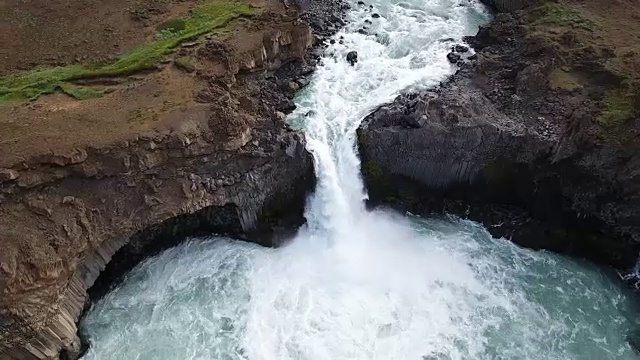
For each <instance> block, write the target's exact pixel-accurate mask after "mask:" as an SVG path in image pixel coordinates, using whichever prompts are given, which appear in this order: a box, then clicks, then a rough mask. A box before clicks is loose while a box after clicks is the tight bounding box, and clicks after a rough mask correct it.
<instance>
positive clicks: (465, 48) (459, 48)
mask: <svg viewBox="0 0 640 360" xmlns="http://www.w3.org/2000/svg"><path fill="white" fill-rule="evenodd" d="M452 50H453V51H454V52H457V53H459V54H464V53H466V52H468V51H469V47H468V46H464V45H460V44H456V45H455V46H454V47H453V49H452Z"/></svg>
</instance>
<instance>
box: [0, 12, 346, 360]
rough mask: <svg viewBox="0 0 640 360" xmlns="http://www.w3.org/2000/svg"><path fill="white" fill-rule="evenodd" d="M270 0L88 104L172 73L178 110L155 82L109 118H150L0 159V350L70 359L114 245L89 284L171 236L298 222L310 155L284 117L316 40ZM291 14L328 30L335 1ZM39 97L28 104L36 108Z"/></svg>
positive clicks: (270, 229) (247, 231) (310, 175)
mask: <svg viewBox="0 0 640 360" xmlns="http://www.w3.org/2000/svg"><path fill="white" fill-rule="evenodd" d="M283 5H284V6H285V8H286V10H282V11H281V12H273V11H271V12H265V13H264V14H263V15H262V16H260V17H258V18H256V19H252V20H251V21H249V22H245V23H243V24H242V25H239V26H238V27H236V28H235V31H234V32H233V33H232V34H231V35H228V36H226V37H224V38H220V37H207V38H206V39H205V41H204V42H200V43H194V44H186V45H185V46H183V47H181V48H180V49H179V50H178V51H177V53H176V58H174V62H172V63H165V64H164V65H162V66H160V67H159V69H158V71H156V72H154V73H152V74H151V75H148V77H147V78H145V79H146V80H145V79H142V80H140V79H135V80H136V81H137V83H135V84H134V85H132V86H130V87H133V90H131V91H130V90H128V89H127V90H123V91H121V92H116V93H115V94H114V95H109V96H107V97H105V98H103V99H98V100H95V103H94V106H107V107H108V106H110V105H109V104H113V105H112V106H114V107H117V106H119V105H118V104H119V103H120V101H122V98H119V96H121V97H123V98H124V97H126V96H131V97H134V99H133V100H135V96H137V95H136V94H135V92H140V91H146V90H147V88H149V87H151V88H152V89H153V86H159V85H158V84H168V83H171V82H177V84H178V86H179V89H178V91H182V92H183V93H185V92H186V93H187V94H188V96H183V95H180V96H181V97H180V99H187V100H181V101H183V103H182V104H181V105H180V106H177V105H175V103H174V101H175V98H176V97H175V96H174V98H170V96H173V95H172V94H173V93H167V94H165V93H163V92H162V90H163V89H166V88H163V87H160V88H158V89H156V93H155V94H154V95H153V98H157V99H159V100H154V99H153V98H151V97H150V98H149V99H148V103H147V105H149V104H151V105H153V103H154V102H155V103H159V104H160V107H161V108H153V109H152V108H151V105H149V109H152V110H153V112H152V111H151V110H146V108H143V109H141V110H135V109H134V110H135V111H129V113H128V114H127V115H126V116H127V118H124V119H122V121H123V123H124V124H126V123H127V122H131V123H135V122H142V123H144V124H145V126H146V124H147V123H149V122H157V123H152V124H154V125H153V126H151V127H150V129H149V130H147V131H144V132H140V131H132V132H131V133H130V134H127V136H126V137H125V138H122V139H121V140H118V141H114V142H111V143H109V142H106V143H101V144H96V145H85V146H73V147H68V148H65V147H64V146H57V147H56V150H55V151H50V152H46V153H38V154H35V155H34V154H31V153H30V155H29V156H16V154H15V153H12V154H10V155H12V157H11V158H9V157H5V158H4V159H3V160H2V161H0V166H1V168H0V234H1V235H0V249H2V250H1V251H0V289H1V297H0V358H2V359H5V358H6V359H57V358H59V357H62V358H76V357H77V356H78V354H79V352H80V350H81V349H80V347H81V343H80V339H79V337H78V335H77V328H76V322H77V321H78V319H79V317H80V315H81V314H82V311H83V308H84V307H85V306H86V304H87V301H88V299H89V298H88V294H87V291H88V289H89V288H91V287H92V285H94V282H95V281H96V279H97V278H98V276H99V275H100V274H101V272H102V271H103V270H104V269H105V266H106V265H107V264H108V263H109V262H110V261H111V259H112V257H114V254H115V263H113V264H112V265H111V266H110V267H109V270H108V273H107V274H105V275H103V277H102V278H101V280H100V282H101V283H100V284H99V286H96V288H94V290H95V292H96V293H99V292H100V291H102V290H104V289H105V288H106V287H108V285H109V281H110V280H111V279H113V278H117V277H118V276H119V275H121V274H122V272H123V271H125V270H127V269H128V268H130V267H131V266H133V265H135V263H136V262H138V261H139V260H141V259H143V258H144V257H146V256H148V255H149V254H153V253H154V252H156V251H159V250H161V249H163V248H166V247H168V246H171V245H173V244H175V241H176V240H177V239H181V238H183V237H184V236H187V235H191V234H194V233H197V232H203V231H204V232H208V233H211V232H215V233H219V234H228V235H232V236H234V237H238V238H244V239H246V240H250V241H257V242H260V243H262V244H264V245H273V242H274V241H275V240H274V237H273V234H274V232H278V231H280V229H283V228H284V229H292V228H295V227H297V226H299V225H300V224H301V223H302V222H303V221H304V219H303V217H302V212H303V208H304V203H305V200H306V195H307V193H308V192H309V191H311V190H312V189H313V188H314V181H315V177H314V172H313V163H312V157H311V156H310V154H309V153H308V152H307V151H306V149H305V139H304V135H303V134H302V133H300V132H297V131H292V130H290V129H289V128H288V126H287V125H286V124H285V123H284V114H285V113H286V112H288V111H291V110H292V109H293V107H294V105H293V102H292V100H291V99H292V98H293V92H294V91H295V90H296V89H297V88H299V87H300V86H301V84H302V85H304V84H306V82H305V81H302V79H303V78H304V77H305V76H308V75H309V73H310V72H311V71H312V70H313V66H314V64H315V63H314V60H313V59H311V57H310V55H309V54H310V49H311V47H312V45H313V44H319V43H320V42H321V41H322V38H321V37H318V36H315V37H314V34H313V33H312V31H311V29H310V27H309V26H308V25H307V24H306V22H305V21H301V20H300V19H299V15H300V9H299V5H298V4H293V3H289V2H285V3H281V4H280V5H279V6H283ZM294 8H295V9H294ZM303 9H306V10H307V16H310V17H315V18H320V19H324V23H326V24H327V25H330V28H328V29H327V28H324V29H320V28H319V29H316V30H317V32H318V33H320V34H322V35H328V34H330V33H332V32H335V31H336V30H337V28H338V27H339V26H340V24H341V21H339V20H340V14H341V12H342V11H344V10H345V7H344V6H343V5H342V4H341V3H340V2H326V4H324V5H322V6H320V5H318V4H316V3H313V4H311V5H309V4H306V5H305V6H304V8H303ZM310 13H311V15H309V14H310ZM323 26H324V25H323ZM314 27H316V28H317V27H318V25H314ZM178 57H179V58H181V59H188V60H189V61H188V62H187V61H178V60H177V59H178ZM127 94H129V95H127ZM163 99H164V100H163ZM143 100H144V99H143ZM48 101H49V100H48V99H41V100H38V102H39V103H42V104H44V106H45V107H46V106H48ZM163 101H164V102H163ZM39 103H37V104H36V106H35V107H34V106H27V107H24V108H18V110H17V112H16V114H17V115H16V117H17V118H18V119H20V117H21V116H22V117H24V118H25V119H29V118H31V117H32V116H33V115H32V112H33V111H39V110H38V109H41V108H42V107H43V105H38V104H39ZM74 104H75V103H74ZM84 104H86V103H84ZM105 104H106V105H105ZM123 105H124V104H123ZM56 106H57V105H56ZM34 109H35V110H34ZM56 109H57V110H56V111H69V115H68V116H71V115H73V114H74V113H73V111H76V110H74V109H73V108H70V110H67V108H65V107H64V106H59V107H58V108H56ZM113 110H114V111H113V114H114V115H113V116H120V115H119V114H120V113H119V112H118V110H119V109H116V108H113ZM136 111H137V112H136ZM145 111H149V113H150V114H151V115H147V114H146V113H144V112H145ZM104 116H109V114H104ZM87 121H88V120H87ZM87 124H88V126H94V125H93V124H92V123H89V122H87ZM131 126H132V128H133V127H134V125H131ZM110 134H111V133H110ZM110 136H111V135H110ZM27 153H29V152H27Z"/></svg>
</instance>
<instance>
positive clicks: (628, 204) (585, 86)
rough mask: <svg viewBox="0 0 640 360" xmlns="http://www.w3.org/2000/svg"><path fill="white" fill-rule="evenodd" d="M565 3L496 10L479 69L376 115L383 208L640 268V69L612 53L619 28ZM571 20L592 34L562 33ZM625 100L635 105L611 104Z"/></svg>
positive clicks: (370, 125) (374, 163) (481, 40)
mask: <svg viewBox="0 0 640 360" xmlns="http://www.w3.org/2000/svg"><path fill="white" fill-rule="evenodd" d="M496 6H497V3H496ZM562 6H564V5H558V4H555V3H554V4H547V5H545V6H543V7H537V8H531V9H526V10H524V11H518V12H516V13H514V14H504V13H503V14H498V15H497V16H496V18H495V20H494V21H493V22H492V23H491V24H490V25H488V26H486V27H484V28H482V29H481V30H480V31H479V33H478V35H477V36H475V37H471V38H468V39H467V41H468V42H469V43H470V45H472V46H473V47H474V48H475V49H476V51H477V55H476V56H477V59H476V60H472V61H471V62H469V63H466V64H462V65H461V68H460V69H459V70H458V72H457V74H456V75H454V76H453V77H452V78H451V79H449V80H448V81H447V82H445V83H443V84H441V86H440V87H439V88H437V89H435V90H432V91H426V92H423V93H420V94H407V95H402V96H400V97H398V98H397V99H396V100H395V101H394V102H393V103H391V104H389V105H385V106H382V107H381V108H379V109H378V110H377V111H375V112H374V113H373V114H371V115H370V116H369V117H367V118H366V119H365V120H364V122H363V125H362V127H361V128H360V129H359V146H360V153H361V156H362V163H363V174H364V178H365V181H366V182H367V185H368V187H369V191H370V196H371V199H372V202H374V203H390V204H392V205H396V206H400V207H402V208H406V209H408V210H411V211H414V212H425V213H430V212H442V211H445V212H450V213H456V214H460V215H462V216H469V217H471V218H472V219H475V220H479V221H482V222H484V223H485V224H486V225H487V226H488V229H489V230H490V231H491V232H493V233H494V234H495V235H498V236H505V237H508V238H511V239H513V240H514V241H516V242H518V243H520V244H523V245H526V246H530V247H535V248H540V247H542V248H547V249H552V250H556V251H559V252H564V253H569V254H574V255H578V256H584V257H588V258H590V259H592V260H595V261H598V262H601V263H605V264H609V265H613V266H616V267H618V268H621V269H629V268H631V266H632V265H633V264H634V262H635V260H636V257H637V255H638V250H640V201H639V200H640V187H639V186H638V184H640V178H639V177H638V176H639V175H638V174H640V172H639V171H640V151H639V150H640V149H639V148H638V146H637V134H638V132H639V129H640V127H639V125H638V124H639V122H638V118H640V116H639V115H640V107H638V106H637V105H631V104H632V103H633V101H632V100H631V99H633V98H634V96H637V95H634V94H637V88H634V87H633V85H629V83H627V80H628V79H631V78H632V77H633V76H636V74H635V73H633V72H632V70H630V69H631V68H630V67H628V65H627V62H625V61H621V62H619V63H618V62H617V61H619V59H622V58H617V57H616V54H615V53H613V52H612V51H611V50H610V49H607V48H606V45H603V44H601V42H602V39H606V40H607V41H613V40H612V38H611V36H614V35H616V33H615V32H614V31H611V32H608V31H609V30H608V29H607V28H604V27H603V28H596V27H595V25H593V23H591V22H589V21H590V20H589V19H588V18H581V17H580V16H582V15H581V13H579V12H578V10H574V9H573V8H565V7H562ZM598 9H599V8H598ZM562 12H564V13H568V14H572V16H574V18H575V19H576V20H573V21H576V22H577V23H581V24H586V25H585V29H586V30H576V28H575V27H574V26H573V25H567V26H568V27H570V29H568V30H566V31H563V30H562V28H561V27H560V28H559V24H558V23H557V22H555V20H554V19H555V18H553V17H552V15H553V14H558V13H562ZM550 14H551V15H550ZM547 22H549V23H548V24H550V25H549V27H548V28H547V27H546V26H547ZM560 25H563V24H560ZM587 25H589V26H591V27H590V28H588V27H587ZM598 31H599V32H598ZM594 32H595V34H594ZM585 44H588V46H585ZM472 59H473V58H472ZM627 59H628V58H627ZM622 71H627V73H626V74H627V76H628V78H626V79H625V78H624V77H623V76H622V75H621V72H622ZM623 79H624V80H623ZM631 84H633V83H631ZM634 89H635V90H634ZM634 91H635V92H634ZM618 94H621V95H618ZM617 96H621V97H622V98H623V99H626V100H620V101H622V102H624V104H627V105H624V106H620V107H619V108H615V109H612V101H614V100H613V99H615V98H616V97H617ZM616 101H617V100H616ZM627 101H629V102H627ZM636 104H640V103H638V102H636ZM634 139H635V140H634Z"/></svg>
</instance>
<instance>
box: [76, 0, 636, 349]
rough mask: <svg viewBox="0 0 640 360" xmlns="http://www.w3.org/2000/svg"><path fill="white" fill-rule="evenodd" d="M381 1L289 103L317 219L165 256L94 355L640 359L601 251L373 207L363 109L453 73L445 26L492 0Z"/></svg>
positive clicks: (632, 312)
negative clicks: (553, 246)
mask: <svg viewBox="0 0 640 360" xmlns="http://www.w3.org/2000/svg"><path fill="white" fill-rule="evenodd" d="M368 4H369V3H367V5H368ZM372 4H373V9H370V8H369V7H368V6H358V5H356V4H353V5H354V6H353V10H351V11H350V12H349V14H348V17H349V23H348V25H347V26H346V28H345V29H343V30H342V31H341V32H340V33H339V34H337V35H336V36H335V37H334V39H335V40H336V42H335V44H333V45H330V46H329V48H328V49H327V56H326V57H325V58H324V60H323V61H322V65H321V66H320V67H319V69H318V70H317V72H316V73H315V74H314V77H313V81H312V83H311V85H309V86H308V87H307V88H306V89H304V90H303V91H302V92H301V93H300V94H299V96H298V97H297V99H296V101H297V105H298V109H297V110H296V111H295V112H294V113H293V114H292V115H291V116H290V121H291V123H292V124H294V125H296V126H299V127H302V128H304V129H305V132H306V134H307V140H308V148H309V150H310V151H311V152H312V153H313V155H314V159H315V166H316V174H317V177H318V185H317V189H316V191H315V194H314V195H313V196H312V197H311V198H310V199H309V201H308V205H307V212H306V217H307V219H308V224H307V226H306V227H304V228H303V229H301V231H300V233H299V234H298V236H297V237H296V238H295V239H294V240H293V241H291V243H289V244H288V245H286V246H284V247H281V248H277V249H269V248H263V247H260V246H258V245H254V244H249V243H245V242H240V241H234V240H231V239H225V238H216V237H212V238H207V239H192V240H190V241H188V242H186V243H184V244H182V245H180V246H178V247H176V248H173V249H169V250H167V251H165V252H164V253H162V254H160V255H158V256H156V257H154V258H151V259H148V260H147V261H145V262H143V263H142V264H140V265H139V266H138V267H136V268H135V269H134V270H133V271H132V272H131V273H130V274H129V275H128V276H127V278H126V279H125V280H124V282H123V283H122V284H120V285H119V286H118V287H117V288H116V289H114V290H112V291H111V292H110V293H109V294H107V295H106V296H105V297H104V298H103V299H101V300H100V301H99V302H97V303H96V304H94V305H93V306H92V308H91V310H90V311H89V312H88V314H87V315H86V317H85V318H84V319H83V321H82V323H81V327H82V330H83V331H84V333H85V334H86V335H87V336H88V338H89V340H90V343H91V347H90V349H89V350H88V352H87V353H86V355H85V356H84V359H87V360H89V359H113V360H129V359H140V360H142V359H145V360H146V359H160V360H164V359H167V360H173V359H179V360H183V359H184V360H187V359H202V360H205V359H229V360H232V359H233V360H236V359H250V360H343V359H344V360H347V359H353V360H373V359H380V360H402V359H413V360H462V359H464V360H469V359H505V360H506V359H540V360H542V359H545V360H546V359H557V360H570V359H579V360H582V359H593V360H603V359H640V357H638V355H637V353H636V352H635V351H634V350H633V349H632V348H631V347H630V346H629V345H628V343H627V341H626V336H627V335H633V333H632V332H633V331H634V329H635V328H637V326H638V325H639V324H638V323H637V320H636V319H635V318H636V317H637V316H636V314H637V309H635V305H634V303H633V298H631V297H629V296H628V294H627V293H626V292H625V291H623V290H622V289H621V288H620V287H619V286H618V285H617V284H614V283H613V282H612V281H611V280H610V278H609V277H608V276H606V275H605V274H603V273H602V272H601V271H600V270H598V269H597V268H595V267H593V266H590V265H587V264H584V263H581V262H578V261H574V260H569V259H566V258H564V257H561V256H558V255H554V254H550V253H547V252H534V251H531V250H527V249H521V248H519V247H517V246H515V245H513V244H512V243H510V242H508V241H506V240H502V239H493V238H492V237H491V236H490V235H489V234H488V233H487V231H486V230H485V229H483V228H482V227H481V226H480V225H478V224H475V223H473V222H470V221H465V220H460V219H457V218H453V217H451V218H441V219H422V218H417V217H414V216H410V215H399V214H394V213H391V212H384V211H374V212H368V211H366V210H365V208H364V205H363V200H364V199H365V198H366V191H365V189H364V188H363V185H362V181H361V179H360V176H359V172H360V169H359V167H360V164H359V159H358V156H357V150H356V147H355V146H356V145H355V130H356V128H357V127H358V125H359V122H360V120H361V119H362V118H363V117H364V116H365V115H367V113H368V112H370V111H371V110H372V109H374V108H375V107H376V106H378V105H380V104H382V103H384V102H387V101H390V100H391V99H393V97H394V96H395V95H397V94H398V93H399V92H400V91H403V90H406V89H408V88H410V87H429V86H434V85H436V84H437V83H438V82H440V81H442V80H443V79H444V78H446V76H448V75H450V74H451V73H452V72H453V71H454V70H455V69H454V68H453V67H452V66H451V65H450V64H449V63H448V62H447V60H446V54H447V52H448V50H449V48H450V47H451V45H452V42H451V41H447V40H446V39H448V38H453V39H455V41H458V42H459V41H461V39H462V37H463V36H465V35H471V34H473V33H475V31H476V30H477V28H478V26H479V25H480V24H482V23H484V22H486V21H488V19H489V15H488V13H487V12H486V11H485V9H484V8H483V6H481V5H480V3H479V2H478V1H476V0H406V1H403V0H376V1H375V2H373V3H372ZM373 13H378V14H380V15H381V17H380V18H373V17H372V14H373ZM366 20H369V21H371V24H368V23H366V22H365V21H366ZM362 26H367V27H369V28H370V29H369V30H368V31H369V33H370V34H377V35H364V34H360V33H358V32H357V30H358V29H360V28H362ZM341 37H343V44H340V43H339V41H338V40H340V38H341ZM351 50H356V51H358V59H359V61H358V63H357V64H356V65H355V66H350V65H349V64H348V63H347V62H346V61H345V55H346V53H347V52H348V51H351ZM398 161H402V159H398Z"/></svg>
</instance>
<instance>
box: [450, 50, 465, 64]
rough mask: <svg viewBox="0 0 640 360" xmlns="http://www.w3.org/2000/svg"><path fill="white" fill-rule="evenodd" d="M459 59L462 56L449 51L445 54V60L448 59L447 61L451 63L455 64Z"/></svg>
mask: <svg viewBox="0 0 640 360" xmlns="http://www.w3.org/2000/svg"><path fill="white" fill-rule="evenodd" d="M461 59H462V57H461V56H460V55H458V54H456V53H454V52H450V53H448V54H447V60H449V62H450V63H452V64H457V63H458V61H460V60H461Z"/></svg>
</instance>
